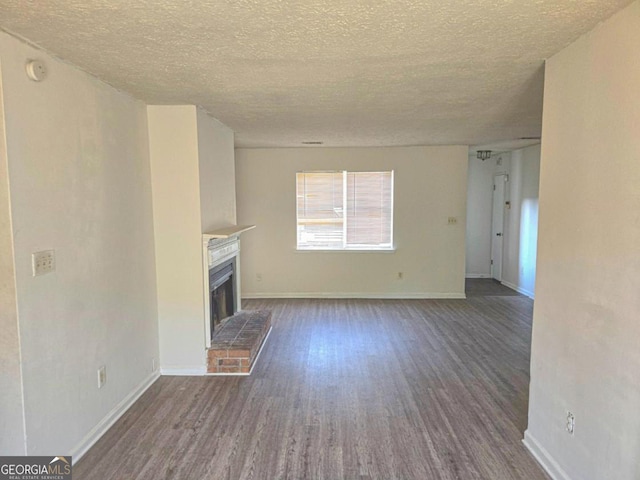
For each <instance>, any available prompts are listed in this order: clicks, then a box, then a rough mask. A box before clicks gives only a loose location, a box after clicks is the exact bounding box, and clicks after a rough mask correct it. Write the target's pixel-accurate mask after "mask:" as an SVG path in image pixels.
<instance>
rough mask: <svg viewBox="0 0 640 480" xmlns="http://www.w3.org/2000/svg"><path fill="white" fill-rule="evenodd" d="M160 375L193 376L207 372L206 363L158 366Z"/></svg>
mask: <svg viewBox="0 0 640 480" xmlns="http://www.w3.org/2000/svg"><path fill="white" fill-rule="evenodd" d="M160 373H161V374H162V375H168V376H173V377H195V376H202V375H205V374H206V373H207V367H206V365H172V366H170V367H160Z"/></svg>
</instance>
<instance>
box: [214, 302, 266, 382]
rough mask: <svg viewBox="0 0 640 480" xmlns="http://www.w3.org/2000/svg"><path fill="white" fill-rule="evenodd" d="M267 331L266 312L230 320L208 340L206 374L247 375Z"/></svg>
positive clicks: (240, 315) (253, 312)
mask: <svg viewBox="0 0 640 480" xmlns="http://www.w3.org/2000/svg"><path fill="white" fill-rule="evenodd" d="M270 328H271V312H270V311H268V310H256V311H243V312H239V313H236V314H235V315H233V316H232V317H229V319H228V320H226V321H225V322H224V323H223V324H222V326H221V327H220V329H219V330H218V331H217V332H216V333H214V335H213V338H212V339H211V348H210V349H209V350H208V351H207V372H208V373H225V374H234V373H235V374H240V375H246V374H248V373H250V372H251V369H252V367H253V363H254V362H255V360H256V357H257V355H258V352H260V348H261V346H262V344H263V342H264V340H265V338H266V337H267V334H268V333H269V329H270Z"/></svg>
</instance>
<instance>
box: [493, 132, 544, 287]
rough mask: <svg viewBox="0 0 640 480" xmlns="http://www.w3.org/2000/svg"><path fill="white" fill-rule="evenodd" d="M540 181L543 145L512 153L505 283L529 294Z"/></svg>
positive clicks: (534, 262) (503, 273) (534, 279)
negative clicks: (541, 147) (541, 149)
mask: <svg viewBox="0 0 640 480" xmlns="http://www.w3.org/2000/svg"><path fill="white" fill-rule="evenodd" d="M539 183H540V145H533V146H531V147H527V148H522V149H519V150H514V151H513V152H511V159H510V162H509V186H508V188H509V192H508V198H509V202H510V205H511V208H509V209H507V210H506V218H505V232H504V234H505V246H504V261H503V268H502V283H503V284H504V285H507V286H508V287H510V288H513V289H514V290H517V291H519V292H521V293H524V294H525V295H528V296H529V297H533V296H534V293H535V281H536V252H537V243H538V186H539Z"/></svg>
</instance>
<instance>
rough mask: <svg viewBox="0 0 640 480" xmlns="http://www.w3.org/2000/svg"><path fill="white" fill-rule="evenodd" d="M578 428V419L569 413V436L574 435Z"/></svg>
mask: <svg viewBox="0 0 640 480" xmlns="http://www.w3.org/2000/svg"><path fill="white" fill-rule="evenodd" d="M575 427H576V417H574V416H573V413H571V412H567V432H568V433H569V435H573V431H574V429H575Z"/></svg>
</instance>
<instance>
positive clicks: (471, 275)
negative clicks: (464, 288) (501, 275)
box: [464, 273, 491, 278]
mask: <svg viewBox="0 0 640 480" xmlns="http://www.w3.org/2000/svg"><path fill="white" fill-rule="evenodd" d="M464 277H465V278H491V274H490V273H467V274H465V276H464Z"/></svg>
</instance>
